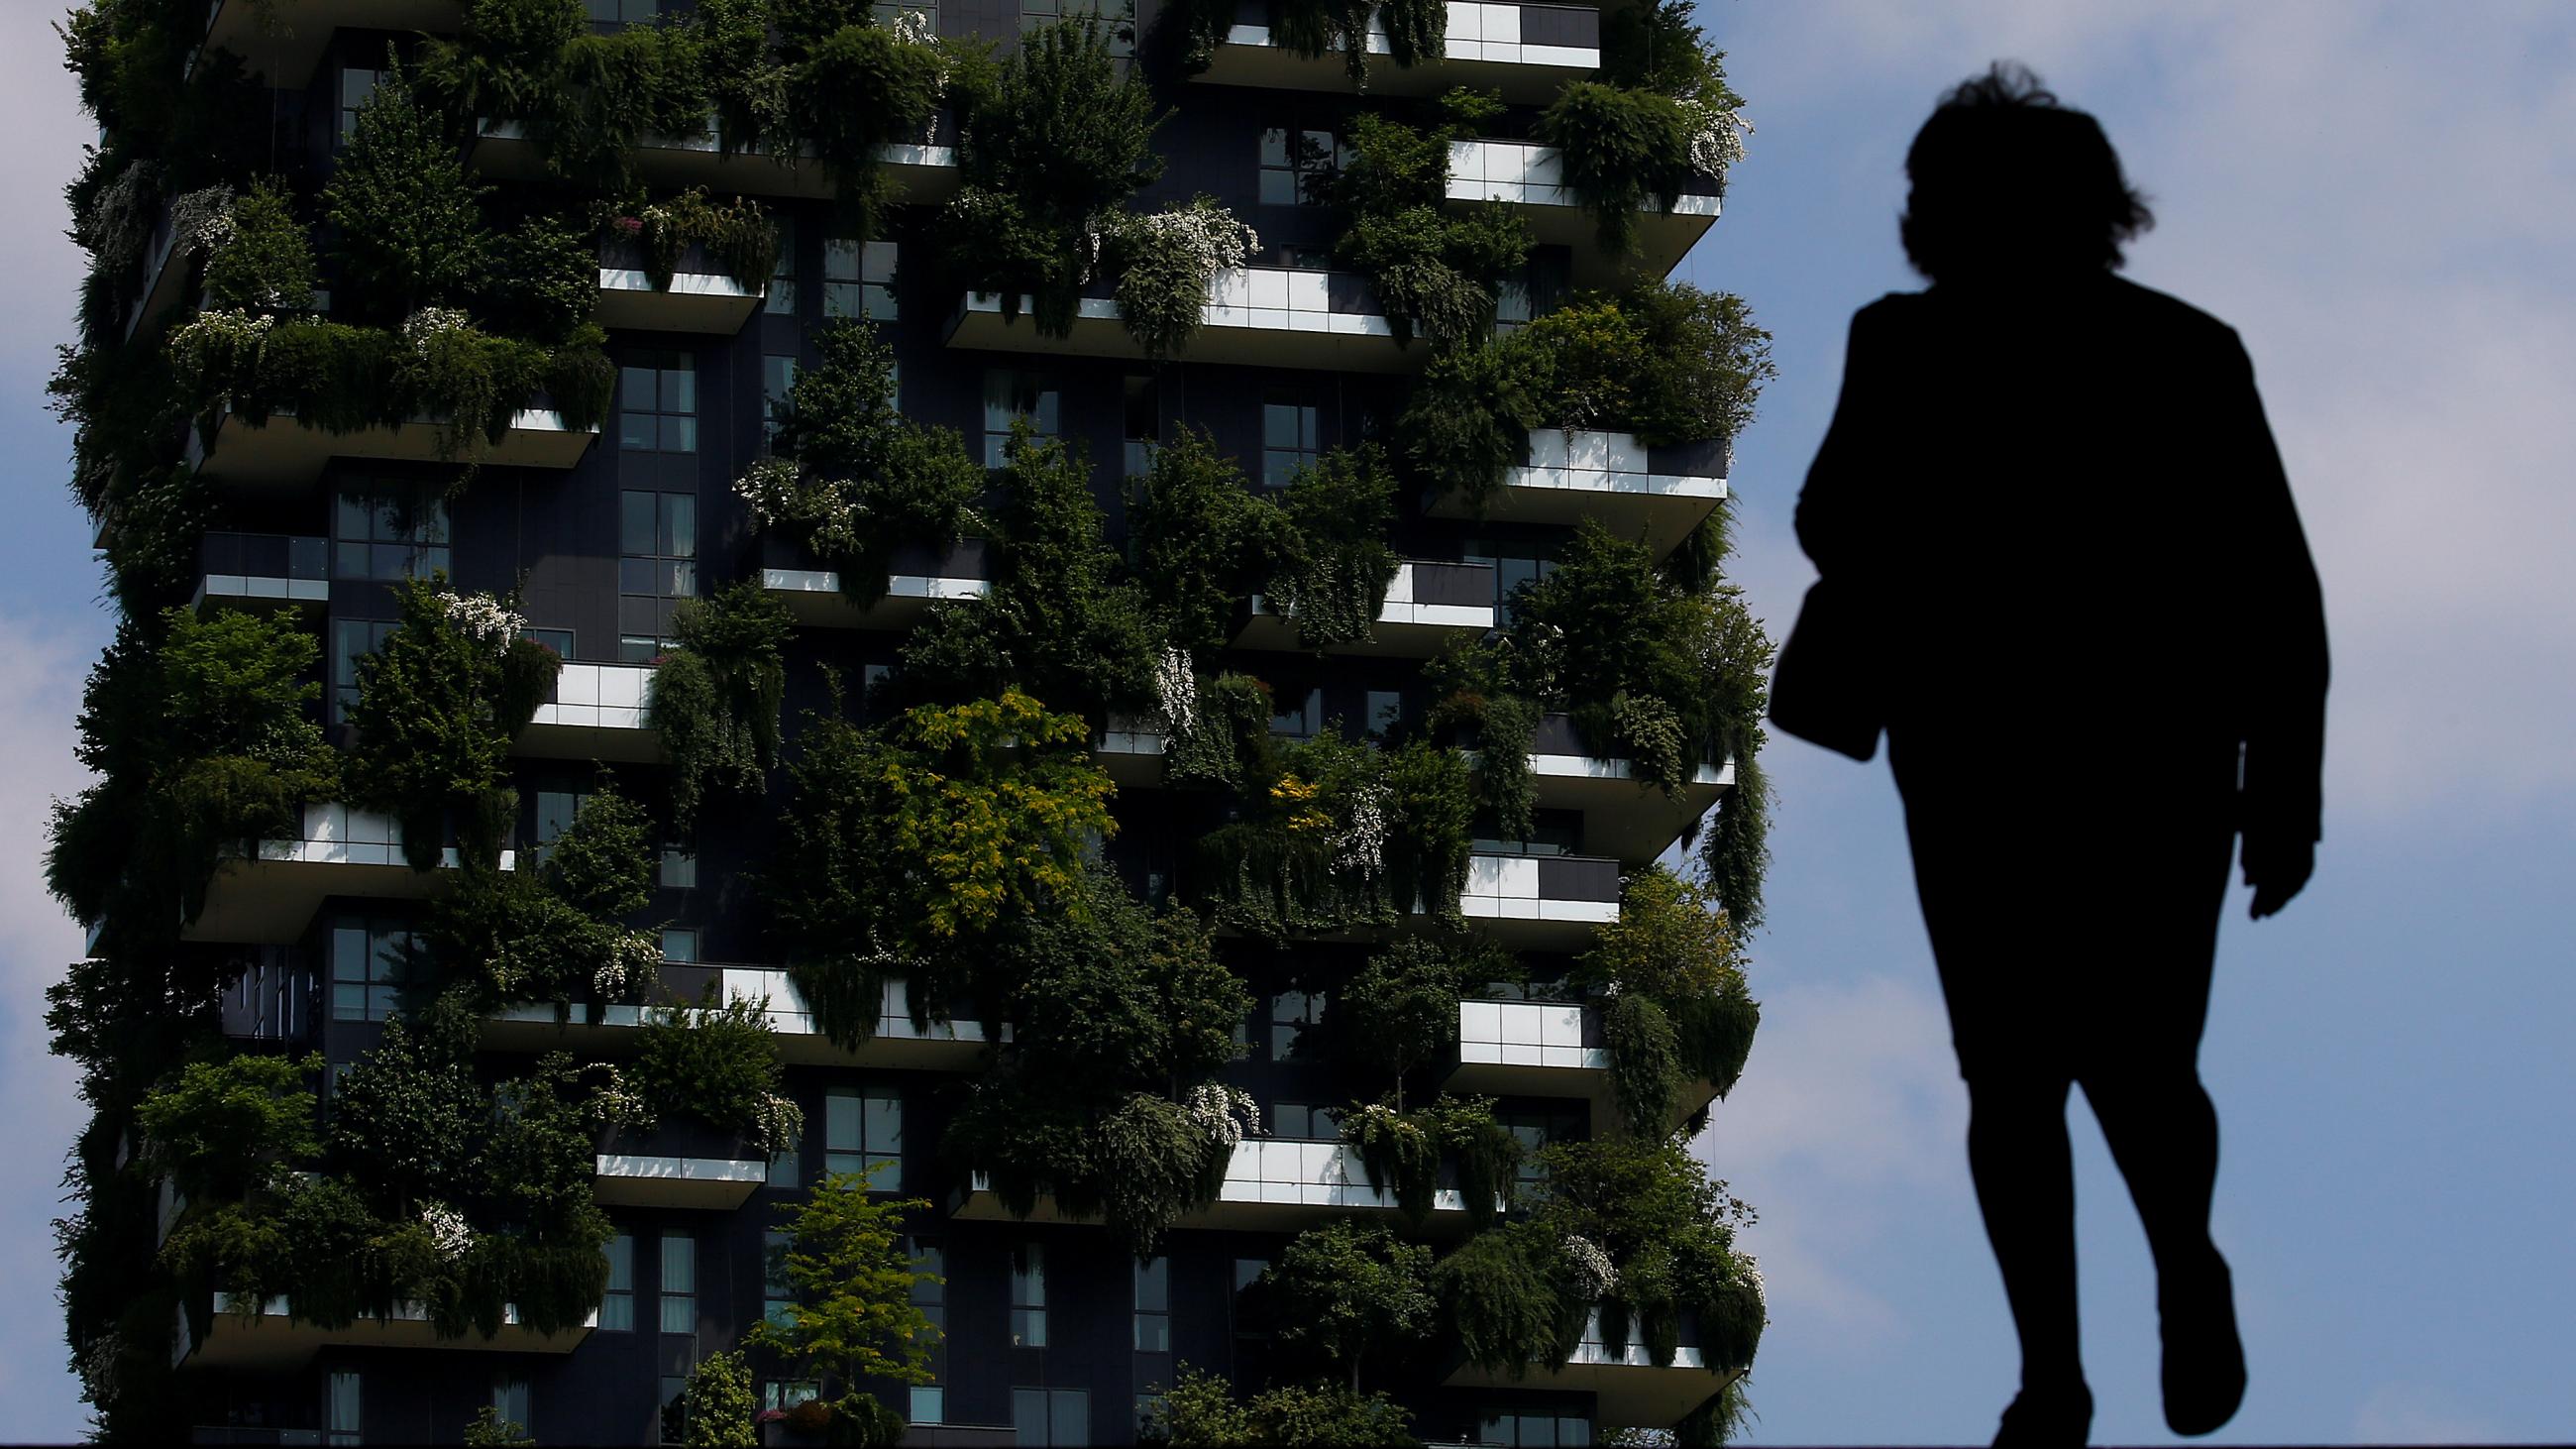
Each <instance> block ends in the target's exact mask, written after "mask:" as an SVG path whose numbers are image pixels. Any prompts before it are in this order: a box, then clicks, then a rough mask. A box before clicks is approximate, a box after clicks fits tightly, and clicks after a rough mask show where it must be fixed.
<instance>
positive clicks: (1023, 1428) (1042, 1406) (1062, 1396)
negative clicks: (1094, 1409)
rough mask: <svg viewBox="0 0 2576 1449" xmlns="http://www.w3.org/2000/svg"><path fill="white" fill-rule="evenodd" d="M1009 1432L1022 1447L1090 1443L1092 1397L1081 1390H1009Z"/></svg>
mask: <svg viewBox="0 0 2576 1449" xmlns="http://www.w3.org/2000/svg"><path fill="white" fill-rule="evenodd" d="M1011 1428H1012V1430H1013V1431H1014V1433H1015V1434H1016V1435H1017V1437H1016V1438H1015V1439H1014V1440H1013V1442H1014V1443H1018V1444H1021V1445H1024V1446H1026V1445H1053V1444H1088V1443H1090V1442H1091V1395H1090V1394H1089V1393H1088V1392H1086V1391H1084V1390H1082V1389H1013V1390H1011Z"/></svg>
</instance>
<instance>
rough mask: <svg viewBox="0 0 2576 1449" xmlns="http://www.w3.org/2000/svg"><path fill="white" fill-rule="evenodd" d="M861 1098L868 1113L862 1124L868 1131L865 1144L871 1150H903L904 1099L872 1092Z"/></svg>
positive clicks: (881, 1151)
mask: <svg viewBox="0 0 2576 1449" xmlns="http://www.w3.org/2000/svg"><path fill="white" fill-rule="evenodd" d="M860 1100H861V1102H862V1103H863V1104H864V1110H865V1114H866V1115H865V1119H864V1121H863V1122H862V1124H861V1126H862V1127H863V1129H864V1130H865V1131H866V1133H867V1136H866V1138H865V1140H864V1144H863V1145H864V1146H865V1147H866V1148H867V1150H868V1151H870V1152H880V1153H883V1152H901V1151H902V1150H903V1099H902V1098H901V1097H890V1096H882V1095H879V1094H876V1093H870V1094H869V1095H868V1096H866V1097H863V1098H861V1099H860Z"/></svg>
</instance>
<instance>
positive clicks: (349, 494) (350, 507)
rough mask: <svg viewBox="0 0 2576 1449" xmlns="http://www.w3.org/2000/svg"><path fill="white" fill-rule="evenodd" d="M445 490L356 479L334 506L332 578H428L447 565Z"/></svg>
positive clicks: (422, 484)
mask: <svg viewBox="0 0 2576 1449" xmlns="http://www.w3.org/2000/svg"><path fill="white" fill-rule="evenodd" d="M447 544H448V532H447V495H446V493H445V491H444V490H443V489H441V488H440V487H439V486H438V485H436V484H434V483H358V484H352V485H350V486H348V487H345V488H342V489H341V490H340V493H339V497H338V499H337V500H336V502H335V504H334V506H333V508H332V509H331V577H333V578H335V579H385V580H392V579H415V578H427V577H429V575H430V574H431V573H432V572H434V571H435V570H438V569H443V568H446V567H447V566H448V549H447Z"/></svg>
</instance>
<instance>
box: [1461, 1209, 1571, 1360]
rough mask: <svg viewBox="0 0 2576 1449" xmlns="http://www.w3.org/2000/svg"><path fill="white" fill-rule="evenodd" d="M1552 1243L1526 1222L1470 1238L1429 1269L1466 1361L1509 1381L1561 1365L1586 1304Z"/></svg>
mask: <svg viewBox="0 0 2576 1449" xmlns="http://www.w3.org/2000/svg"><path fill="white" fill-rule="evenodd" d="M1569 1277H1570V1275H1569V1272H1568V1270H1567V1268H1566V1266H1565V1263H1564V1255H1563V1251H1562V1249H1561V1248H1560V1247H1559V1245H1558V1242H1557V1240H1555V1239H1553V1238H1551V1237H1550V1236H1548V1234H1547V1231H1546V1230H1545V1229H1544V1228H1543V1227H1540V1226H1538V1225H1535V1224H1531V1223H1514V1224H1511V1225H1510V1226H1508V1227H1503V1228H1498V1229H1494V1230H1492V1231H1488V1232H1481V1233H1478V1234H1477V1235H1476V1236H1474V1237H1472V1238H1469V1239H1468V1240H1467V1241H1466V1242H1465V1243H1463V1244H1461V1245H1460V1246H1459V1247H1458V1249H1457V1251H1455V1252H1453V1253H1451V1254H1449V1256H1447V1257H1445V1258H1443V1259H1441V1260H1440V1264H1439V1266H1438V1267H1436V1268H1435V1269H1433V1270H1432V1275H1431V1286H1432V1293H1433V1295H1434V1296H1435V1297H1437V1298H1438V1299H1439V1301H1440V1304H1441V1306H1442V1308H1443V1309H1444V1310H1445V1313H1446V1317H1447V1319H1448V1323H1449V1327H1450V1330H1451V1332H1453V1333H1455V1334H1456V1335H1457V1338H1458V1346H1459V1348H1460V1349H1461V1350H1462V1351H1463V1352H1464V1354H1465V1355H1466V1359H1467V1361H1468V1362H1469V1363H1472V1364H1475V1365H1476V1366H1478V1367H1480V1368H1483V1369H1485V1370H1487V1371H1489V1372H1493V1373H1503V1374H1509V1375H1511V1376H1512V1377H1513V1378H1514V1379H1516V1380H1517V1379H1521V1378H1525V1377H1527V1375H1528V1374H1529V1372H1530V1369H1531V1366H1532V1365H1534V1364H1548V1363H1557V1362H1561V1361H1563V1360H1564V1358H1565V1357H1566V1355H1567V1353H1568V1352H1569V1351H1570V1350H1571V1349H1572V1347H1573V1345H1574V1344H1575V1343H1576V1342H1577V1341H1578V1340H1579V1339H1580V1338H1581V1336H1582V1332H1583V1324H1584V1319H1585V1316H1586V1314H1585V1310H1586V1307H1587V1306H1588V1305H1587V1304H1586V1303H1585V1302H1584V1300H1583V1298H1582V1297H1581V1296H1580V1294H1578V1293H1576V1292H1574V1291H1571V1284H1570V1283H1569V1281H1568V1279H1569Z"/></svg>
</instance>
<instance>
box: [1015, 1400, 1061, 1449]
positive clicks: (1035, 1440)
mask: <svg viewBox="0 0 2576 1449" xmlns="http://www.w3.org/2000/svg"><path fill="white" fill-rule="evenodd" d="M1011 1433H1012V1438H1013V1440H1014V1442H1016V1443H1019V1444H1022V1445H1044V1444H1049V1443H1052V1442H1054V1441H1053V1440H1051V1439H1049V1438H1048V1437H1047V1399H1046V1390H1044V1389H1013V1390H1011Z"/></svg>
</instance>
